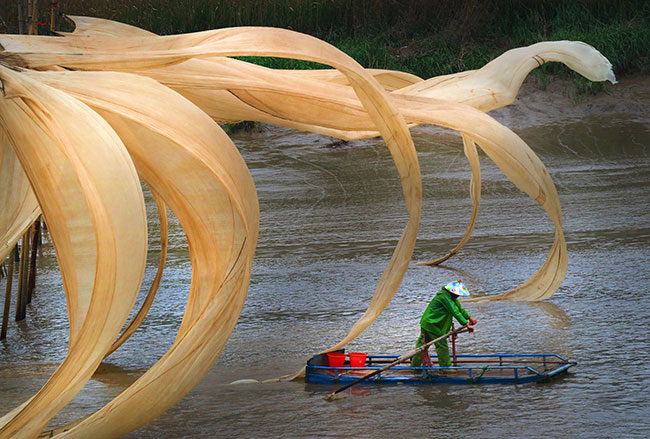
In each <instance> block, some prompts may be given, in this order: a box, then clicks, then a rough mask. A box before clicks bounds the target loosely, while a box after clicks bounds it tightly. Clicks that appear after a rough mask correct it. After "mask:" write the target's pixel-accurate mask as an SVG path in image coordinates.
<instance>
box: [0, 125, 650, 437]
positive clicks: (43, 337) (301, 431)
mask: <svg viewBox="0 0 650 439" xmlns="http://www.w3.org/2000/svg"><path fill="white" fill-rule="evenodd" d="M517 133H518V134H519V135H520V136H521V137H522V138H523V139H524V140H526V141H527V142H528V143H529V145H531V146H532V148H533V149H534V150H535V151H536V152H537V153H538V155H539V156H540V158H541V159H542V160H543V161H544V163H545V164H546V165H547V167H548V169H549V171H550V173H551V175H552V177H553V179H554V181H555V182H556V184H557V187H558V191H559V193H560V197H561V201H562V206H563V218H564V230H565V233H566V238H567V242H568V248H569V272H568V275H567V278H566V280H565V281H564V283H563V284H562V287H561V288H560V290H559V291H558V292H557V293H556V294H555V295H554V296H553V297H552V298H551V299H550V300H548V301H546V302H544V303H508V302H495V303H482V304H468V305H467V306H466V307H467V309H468V310H469V311H470V312H471V314H472V315H473V316H474V317H476V318H477V319H478V320H479V324H478V325H477V330H476V331H475V333H474V334H471V335H467V334H463V335H462V336H461V337H460V339H459V343H458V349H459V351H460V352H461V353H496V352H510V353H521V352H556V353H558V354H560V355H562V356H564V357H568V358H570V359H572V360H576V361H578V362H579V365H578V366H577V367H575V368H574V369H572V373H570V374H568V375H566V376H564V377H561V378H558V379H556V380H554V381H552V382H550V383H545V384H532V385H515V386H480V385H476V386H457V387H455V386H430V387H408V386H395V387H374V386H359V387H358V388H357V389H356V390H354V391H353V392H351V393H349V395H348V396H347V397H346V398H343V399H341V400H338V401H335V402H326V401H324V399H323V396H324V395H325V394H326V392H328V391H330V390H332V388H329V387H327V386H319V385H307V384H305V383H303V382H290V383H287V382H282V383H271V384H239V385H229V383H230V382H232V381H234V380H238V379H244V378H252V379H256V380H263V379H268V378H274V377H278V376H281V375H285V374H289V373H292V372H295V371H297V370H299V369H300V368H302V366H303V365H304V363H305V361H306V360H307V359H308V358H309V357H310V356H311V355H313V354H314V353H316V352H318V351H320V350H323V349H326V348H328V347H330V346H331V345H333V344H334V343H336V342H337V341H338V340H340V339H341V338H342V337H343V336H344V335H345V334H346V333H347V331H348V329H349V328H350V327H351V326H352V324H353V323H354V322H355V321H356V320H357V319H358V318H359V317H360V316H361V314H362V313H363V311H364V310H365V308H366V306H367V304H368V302H369V300H370V297H371V296H372V293H373V290H374V287H375V285H376V283H377V281H378V279H379V276H380V275H381V272H382V270H383V268H384V267H385V265H386V263H387V262H388V259H389V257H390V254H391V252H392V250H393V248H394V246H395V244H396V242H397V239H398V237H399V235H400V233H401V231H402V229H403V227H404V225H405V224H406V211H405V208H404V202H403V200H402V196H401V193H400V189H399V178H398V175H397V172H396V171H395V169H394V166H393V164H392V161H391V159H390V155H389V153H388V151H387V149H386V148H385V147H384V146H383V143H382V142H381V141H378V140H365V141H356V142H350V143H347V144H346V143H334V142H333V141H332V140H331V139H329V138H325V137H321V136H317V135H312V134H304V133H298V132H295V131H291V130H286V129H278V128H267V129H265V130H264V131H263V132H261V133H244V134H238V135H235V136H234V140H235V143H236V144H237V146H238V147H239V148H240V150H241V153H242V155H243V156H244V158H245V160H246V161H247V163H248V165H249V167H250V169H251V172H252V175H253V178H254V179H255V183H256V186H257V191H258V194H259V198H260V209H261V233H260V240H259V245H258V247H257V252H256V256H255V262H254V266H253V275H252V281H251V286H250V291H249V295H248V299H247V301H246V305H245V307H244V310H243V312H242V314H241V317H240V319H239V322H238V324H237V326H236V328H235V331H234V332H233V334H232V337H231V338H230V341H229V342H228V345H227V346H226V349H225V350H224V352H223V353H222V355H221V357H220V358H219V360H218V361H217V363H216V364H215V366H214V367H213V368H212V370H211V371H210V372H209V374H208V375H207V376H206V377H205V379H203V381H202V382H201V383H200V384H199V385H198V386H197V387H196V388H195V389H194V390H193V391H192V392H191V393H190V394H189V395H188V396H187V397H185V398H184V399H183V401H181V402H180V403H179V404H177V405H176V406H175V407H173V408H172V409H170V410H169V411H168V412H167V413H166V414H165V415H163V416H162V417H160V418H159V419H157V420H155V421H154V422H152V423H151V424H149V425H147V426H146V427H144V428H142V429H140V430H138V431H136V432H133V433H131V434H130V435H129V436H128V437H129V438H159V437H165V438H179V437H199V436H203V437H211V438H239V437H286V438H305V437H333V438H343V437H345V438H378V437H396V436H398V435H403V436H410V437H417V436H426V437H443V436H445V437H449V436H451V437H463V436H466V437H479V436H480V437H486V438H488V437H500V438H538V437H542V436H545V437H567V438H639V439H641V438H647V437H650V395H649V394H648V393H647V389H648V386H650V372H649V369H648V366H647V365H648V363H650V341H649V337H648V329H647V326H648V322H649V321H650V294H649V293H650V287H649V285H650V270H649V269H648V260H649V259H650V246H649V244H650V209H649V206H650V203H649V201H650V195H649V193H650V192H649V191H650V132H649V126H648V124H646V123H644V122H642V121H637V120H634V119H632V118H631V117H630V115H628V114H618V115H615V116H607V117H604V116H587V117H583V118H579V119H570V120H567V121H564V122H562V123H549V124H543V125H536V126H532V127H528V128H521V129H518V130H517ZM413 134H414V140H415V143H416V146H417V149H418V152H419V158H420V163H421V167H422V176H423V180H424V209H423V218H422V224H421V228H420V233H419V239H418V243H417V246H416V250H415V255H414V262H415V261H421V260H426V259H430V258H434V257H437V256H440V255H442V254H444V253H445V252H446V251H447V250H449V249H451V248H452V247H454V246H455V244H456V243H457V242H458V240H459V239H460V237H461V236H462V234H463V232H464V229H465V226H466V224H467V221H468V219H469V214H470V212H471V202H470V200H469V196H468V184H469V170H468V165H467V162H466V160H465V158H464V155H463V153H462V144H461V141H460V138H459V137H458V136H456V135H453V134H451V133H449V132H446V131H443V130H437V129H433V128H431V127H418V128H415V129H414V130H413ZM481 162H482V166H483V198H482V202H481V209H480V212H479V220H478V223H477V227H476V231H475V233H474V237H473V238H472V240H471V241H470V243H469V244H468V245H467V247H466V248H465V249H464V250H463V251H462V252H461V253H460V254H458V255H457V256H456V257H454V258H452V259H450V260H449V261H447V262H446V263H445V264H444V266H441V267H437V268H431V267H416V266H415V265H414V263H413V264H412V265H411V268H410V269H409V270H408V272H407V274H406V276H405V278H404V281H403V283H402V285H401V287H400V289H399V291H398V292H397V294H396V295H395V298H394V299H393V301H392V302H391V304H390V305H389V307H388V308H387V309H386V310H385V311H384V313H383V314H382V315H381V317H380V318H379V319H378V320H377V321H376V322H375V323H374V324H373V325H371V326H370V328H369V329H368V330H366V331H365V332H364V333H363V334H362V335H361V336H360V337H359V338H357V339H356V340H354V341H353V342H352V343H350V345H348V349H349V350H353V351H357V350H358V351H366V352H372V353H395V354H400V353H404V352H406V351H408V350H410V349H411V348H412V345H413V343H414V340H415V338H416V336H417V334H418V331H419V330H418V321H419V318H420V316H421V314H422V312H423V310H424V308H425V307H426V305H427V303H428V301H429V300H430V299H431V297H432V295H433V294H434V293H435V291H437V290H438V289H439V287H440V286H441V285H443V284H444V283H446V282H447V281H449V280H456V279H463V281H464V282H465V283H466V284H467V286H468V288H469V289H470V291H471V292H472V293H473V294H475V295H485V294H495V293H499V292H503V291H506V290H507V289H510V288H513V287H515V286H516V285H518V284H519V283H521V282H523V281H524V280H525V279H527V278H528V276H530V275H531V274H532V273H534V272H535V271H536V270H537V269H538V268H539V267H540V266H541V264H542V263H543V261H544V259H545V257H546V253H547V251H548V249H549V247H550V244H551V242H552V225H551V222H550V220H548V218H547V217H546V215H545V213H544V212H543V210H542V209H541V208H540V207H538V206H537V205H536V204H535V203H534V202H532V201H531V200H529V199H528V198H527V197H526V196H525V195H524V194H523V193H522V192H520V191H519V190H517V189H516V188H515V187H514V186H513V185H512V184H511V183H510V182H509V181H508V180H507V179H506V178H505V177H504V176H503V175H502V174H501V172H500V171H499V170H498V169H497V168H496V167H495V166H494V165H493V164H492V163H491V162H490V160H489V159H488V158H486V157H485V156H484V155H482V158H481ZM149 214H150V218H151V219H152V221H153V220H154V219H155V215H156V213H155V210H154V209H153V208H151V206H150V212H149ZM170 240H171V241H170V242H171V251H170V255H169V260H168V263H167V266H166V270H165V276H164V278H163V282H162V284H161V287H160V291H159V292H158V295H157V298H156V302H155V303H154V305H153V308H152V310H151V312H150V313H149V316H148V317H147V319H146V320H145V322H144V323H143V325H142V327H141V328H140V330H138V332H137V333H136V334H135V335H134V336H133V337H132V339H131V340H130V341H129V342H128V343H127V344H125V345H124V346H123V347H122V348H121V349H120V350H118V351H117V352H116V353H114V354H113V355H112V356H110V357H109V358H108V359H107V360H106V361H105V362H104V364H103V365H102V366H101V368H100V370H99V371H98V373H97V374H96V375H95V377H94V378H93V379H92V380H91V381H90V382H89V383H88V385H87V386H86V387H85V388H84V390H83V391H82V392H81V393H80V394H79V395H78V396H77V397H76V398H75V399H74V401H73V402H72V403H71V404H70V405H69V406H68V407H66V408H65V409H64V410H63V411H62V412H61V413H60V414H59V415H57V417H56V418H55V419H54V420H53V421H52V423H51V425H52V426H55V425H60V424H61V423H64V422H68V421H71V420H73V419H76V418H78V417H80V416H83V415H85V414H88V413H90V412H92V411H94V410H97V409H98V408H100V407H101V406H102V405H104V404H105V403H107V402H108V401H109V400H110V399H111V398H113V397H114V396H116V395H117V394H119V393H120V392H121V390H123V389H124V388H125V387H126V386H127V385H128V384H129V383H130V382H132V381H134V380H135V379H136V378H137V377H138V376H139V374H141V373H142V372H143V371H144V370H146V369H147V368H148V367H149V366H150V365H151V364H153V363H154V362H155V361H156V360H157V359H158V358H159V357H160V356H161V355H163V354H164V353H165V351H166V350H167V349H168V347H169V346H170V345H171V343H172V341H173V338H174V335H175V331H176V329H177V328H178V326H179V324H180V321H181V318H182V313H183V309H184V303H185V301H186V298H187V297H186V295H187V291H188V288H189V280H190V264H189V259H188V255H187V249H186V246H185V244H184V235H183V232H182V230H180V229H179V227H178V225H177V223H176V222H175V220H174V219H172V222H171V237H170ZM157 248H158V236H157V229H156V228H155V226H152V233H151V249H152V251H151V254H150V264H149V268H148V271H147V277H146V279H145V281H144V289H146V287H148V285H149V283H150V281H151V279H152V278H153V275H154V273H155V269H156V265H155V262H156V260H157V257H158V253H157V251H156V250H157ZM39 270H40V271H39V275H38V276H39V278H38V289H37V292H36V297H35V299H34V302H33V304H32V305H31V308H30V309H29V310H28V318H27V320H26V321H24V322H21V323H20V324H18V325H16V324H15V322H13V321H11V324H10V331H9V335H8V339H7V340H6V341H4V342H2V344H1V345H0V397H1V399H0V413H4V412H6V411H8V410H9V409H10V408H12V407H14V406H16V405H18V404H19V403H21V402H23V401H24V400H25V399H26V398H27V397H28V396H29V395H31V394H33V393H35V392H36V391H37V390H38V388H39V387H40V386H41V385H42V384H43V383H44V382H45V381H46V380H47V378H48V377H49V375H50V374H51V373H52V371H53V370H54V369H55V367H56V365H57V364H58V363H59V362H60V361H61V360H62V359H63V357H64V355H65V351H66V343H67V319H66V313H65V300H64V299H63V293H62V291H61V280H60V277H59V274H58V271H57V269H56V265H55V260H54V255H53V252H52V249H51V247H50V246H47V245H46V246H45V247H43V256H42V257H41V258H40V259H39ZM0 288H2V291H4V282H2V283H0ZM142 298H143V295H142V297H141V298H140V301H141V300H142Z"/></svg>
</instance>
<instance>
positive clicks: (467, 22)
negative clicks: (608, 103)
mask: <svg viewBox="0 0 650 439" xmlns="http://www.w3.org/2000/svg"><path fill="white" fill-rule="evenodd" d="M7 3H9V4H7ZM15 3H16V2H2V5H1V6H0V7H1V8H2V9H0V18H2V21H0V31H3V32H15V31H16V28H17V19H16V17H17V14H16V11H15ZM41 4H42V6H41V8H43V9H44V10H45V8H46V6H47V5H48V4H49V1H47V2H46V1H41ZM60 5H61V9H62V11H63V12H65V13H67V14H71V15H91V16H97V17H103V18H109V19H113V20H117V21H121V22H125V23H129V24H133V25H135V26H139V27H142V28H145V29H148V30H151V31H153V32H156V33H159V34H174V33H184V32H194V31H200V30H206V29H216V28H222V27H230V26H274V27H282V28H288V29H293V30H297V31H300V32H305V33H308V34H312V35H314V36H317V37H319V38H321V39H323V40H325V41H328V42H330V43H331V44H333V45H334V46H336V47H338V48H340V49H341V50H343V51H344V52H346V53H348V54H349V55H350V56H351V57H352V58H354V59H356V60H357V61H358V62H359V63H360V64H362V65H363V66H365V67H371V68H387V69H395V70H402V71H407V72H410V73H414V74H416V75H418V76H421V77H425V78H428V77H431V76H436V75H442V74H448V73H453V72H458V71H462V70H468V69H475V68H479V67H481V66H483V65H484V64H485V63H486V62H488V61H489V60H491V59H493V58H495V57H496V56H498V55H499V54H501V53H503V52H504V51H505V50H508V49H510V48H513V47H518V46H524V45H529V44H532V43H535V42H538V41H544V40H562V39H569V40H580V41H584V42H586V43H588V44H591V45H592V46H594V47H596V48H597V49H598V50H599V51H600V52H601V53H603V55H605V56H606V57H607V58H608V59H609V60H610V61H611V62H612V64H613V66H614V71H615V72H616V74H617V75H621V74H628V73H648V72H650V45H649V44H648V41H650V2H640V1H634V0H618V1H615V0H574V1H568V0H563V1H561V0H548V1H542V0H483V1H479V0H456V1H452V0H437V1H436V0H411V1H406V0H238V1H235V0H175V1H174V0H115V1H108V0H61V1H60ZM44 21H48V20H44ZM2 26H4V30H3V29H2ZM44 30H45V29H44ZM246 59H247V60H249V61H253V62H257V63H260V64H262V65H266V66H269V67H274V68H312V67H313V64H310V63H303V62H300V61H294V60H278V59H275V58H256V59H254V58H246ZM567 72H568V70H567V69H566V68H564V67H562V66H559V65H557V64H549V65H545V66H543V68H542V69H541V71H540V72H538V73H536V75H538V76H539V77H540V78H542V79H541V80H542V82H543V81H544V80H545V79H544V77H545V75H558V74H560V75H569V73H567Z"/></svg>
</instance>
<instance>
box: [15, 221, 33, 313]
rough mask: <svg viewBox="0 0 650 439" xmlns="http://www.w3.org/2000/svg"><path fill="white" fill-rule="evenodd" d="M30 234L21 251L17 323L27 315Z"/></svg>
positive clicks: (25, 239) (24, 239) (27, 234)
mask: <svg viewBox="0 0 650 439" xmlns="http://www.w3.org/2000/svg"><path fill="white" fill-rule="evenodd" d="M29 232H30V230H29V229H28V230H27V231H26V232H25V234H24V235H23V239H22V244H21V249H20V269H19V271H18V289H17V291H16V294H17V296H16V321H17V322H19V321H21V320H24V319H25V315H26V314H27V272H28V270H29V258H28V256H29Z"/></svg>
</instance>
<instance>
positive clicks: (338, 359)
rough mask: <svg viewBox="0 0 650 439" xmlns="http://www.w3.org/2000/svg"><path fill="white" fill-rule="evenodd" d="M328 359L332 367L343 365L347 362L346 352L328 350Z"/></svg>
mask: <svg viewBox="0 0 650 439" xmlns="http://www.w3.org/2000/svg"><path fill="white" fill-rule="evenodd" d="M327 361H328V362H329V364H330V367H343V365H344V364H345V354H342V353H340V352H328V353H327Z"/></svg>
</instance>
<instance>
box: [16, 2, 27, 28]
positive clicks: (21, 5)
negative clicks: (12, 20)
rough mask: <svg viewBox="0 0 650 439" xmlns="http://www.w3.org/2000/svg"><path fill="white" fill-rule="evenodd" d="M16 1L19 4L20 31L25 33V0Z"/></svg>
mask: <svg viewBox="0 0 650 439" xmlns="http://www.w3.org/2000/svg"><path fill="white" fill-rule="evenodd" d="M16 3H17V6H18V33H19V34H24V33H25V6H24V5H25V1H24V0H17V1H16Z"/></svg>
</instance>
